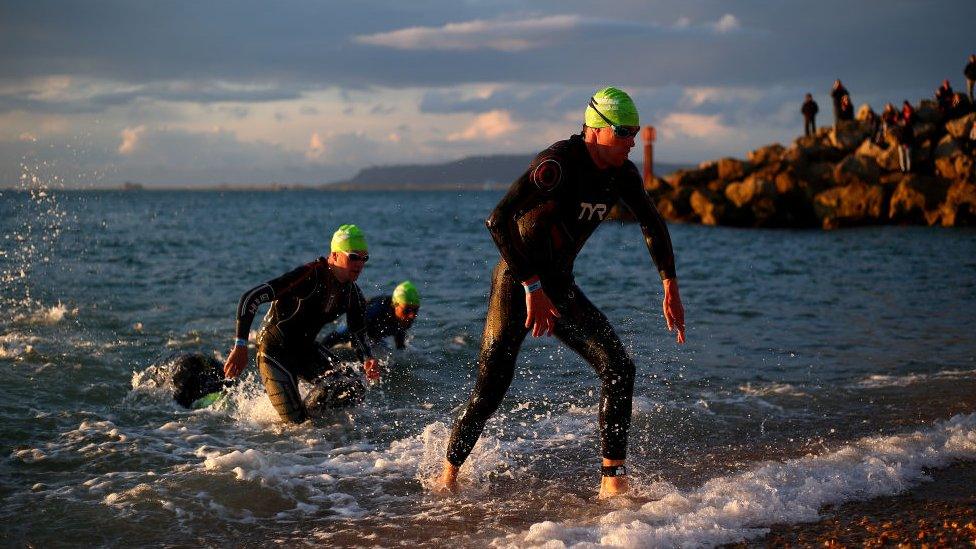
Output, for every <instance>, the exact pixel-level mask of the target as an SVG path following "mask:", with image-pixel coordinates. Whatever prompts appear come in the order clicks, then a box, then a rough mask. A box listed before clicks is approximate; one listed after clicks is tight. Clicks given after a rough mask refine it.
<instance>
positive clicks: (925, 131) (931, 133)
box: [912, 122, 942, 141]
mask: <svg viewBox="0 0 976 549" xmlns="http://www.w3.org/2000/svg"><path fill="white" fill-rule="evenodd" d="M912 129H914V130H915V141H924V140H926V139H935V138H936V137H940V134H941V133H942V126H939V125H938V124H932V123H930V122H919V123H917V124H915V126H914V127H913V128H912Z"/></svg>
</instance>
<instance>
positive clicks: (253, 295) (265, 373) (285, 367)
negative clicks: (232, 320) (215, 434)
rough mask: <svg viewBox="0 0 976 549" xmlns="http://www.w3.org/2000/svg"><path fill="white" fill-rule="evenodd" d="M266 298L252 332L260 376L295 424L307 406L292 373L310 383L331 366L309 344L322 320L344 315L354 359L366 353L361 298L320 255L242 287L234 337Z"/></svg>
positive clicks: (245, 332)
mask: <svg viewBox="0 0 976 549" xmlns="http://www.w3.org/2000/svg"><path fill="white" fill-rule="evenodd" d="M269 301H272V302H273V303H272V304H271V309H269V310H268V314H267V315H266V316H265V317H264V324H263V325H262V326H261V333H260V334H259V335H258V368H259V369H260V371H261V381H262V382H264V388H265V390H266V391H267V392H268V396H269V397H270V398H271V403H272V404H274V407H275V410H277V411H278V414H279V415H280V416H281V418H282V419H284V420H285V421H290V422H293V423H301V422H302V421H305V419H306V418H307V411H306V409H305V406H304V405H303V404H302V400H301V397H300V395H299V393H298V379H297V378H299V377H300V378H302V379H305V380H306V381H310V382H311V381H313V380H314V379H315V378H316V377H318V376H320V375H322V374H323V373H325V372H326V371H328V370H329V369H330V368H331V367H332V366H333V357H332V355H331V354H330V353H329V352H328V351H327V350H326V349H324V348H323V347H321V346H320V345H317V344H316V343H315V337H316V336H318V333H319V331H320V330H321V329H322V327H323V326H325V324H326V323H329V322H332V321H333V320H335V319H336V318H338V317H339V316H340V315H342V314H345V315H346V323H347V324H348V325H349V329H350V331H351V333H352V336H351V337H352V340H353V347H354V348H355V350H356V353H357V355H358V356H359V359H360V360H364V359H366V358H367V357H371V356H372V353H371V352H370V349H369V345H367V344H366V340H365V339H364V337H363V335H364V332H365V330H364V319H363V309H364V302H365V299H364V298H363V293H362V292H361V291H360V290H359V287H358V286H356V284H355V283H354V282H346V283H342V282H339V281H338V280H337V279H336V278H335V276H334V275H333V274H332V272H331V271H330V270H329V265H328V263H327V262H326V259H325V258H324V257H320V258H319V259H317V260H315V261H313V262H311V263H308V264H306V265H303V266H301V267H299V268H297V269H295V270H293V271H291V272H289V273H286V274H284V275H282V276H280V277H278V278H276V279H274V280H272V281H270V282H267V283H265V284H261V285H260V286H257V287H255V288H252V289H250V290H248V291H247V292H245V293H244V295H243V296H241V301H240V304H239V305H238V307H237V337H238V338H240V339H247V336H248V331H249V330H250V328H251V322H252V321H253V320H254V315H255V314H256V313H257V309H258V306H260V305H261V304H262V303H267V302H269Z"/></svg>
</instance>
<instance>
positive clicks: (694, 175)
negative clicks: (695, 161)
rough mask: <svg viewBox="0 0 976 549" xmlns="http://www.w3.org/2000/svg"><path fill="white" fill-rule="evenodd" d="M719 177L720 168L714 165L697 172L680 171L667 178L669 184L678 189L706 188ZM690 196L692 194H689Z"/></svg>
mask: <svg viewBox="0 0 976 549" xmlns="http://www.w3.org/2000/svg"><path fill="white" fill-rule="evenodd" d="M717 177H718V167H717V166H716V165H715V164H714V163H712V164H709V165H708V166H706V167H704V168H699V169H697V170H678V171H676V172H674V173H673V174H671V175H669V176H668V178H667V181H668V183H670V184H671V186H672V187H674V188H676V189H680V188H682V187H690V188H696V187H704V186H705V185H707V184H708V182H709V181H712V180H714V179H716V178H717ZM689 194H690V193H689Z"/></svg>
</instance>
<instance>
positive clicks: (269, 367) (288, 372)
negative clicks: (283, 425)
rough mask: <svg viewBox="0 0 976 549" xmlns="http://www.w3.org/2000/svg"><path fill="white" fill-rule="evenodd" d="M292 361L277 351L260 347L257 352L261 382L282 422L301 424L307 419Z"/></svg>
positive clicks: (285, 354) (286, 355) (283, 353)
mask: <svg viewBox="0 0 976 549" xmlns="http://www.w3.org/2000/svg"><path fill="white" fill-rule="evenodd" d="M292 362H294V361H293V360H291V359H290V357H289V356H288V354H287V353H285V352H281V350H279V349H275V348H270V349H269V348H266V347H263V346H262V347H261V348H260V349H259V350H258V369H259V370H260V371H261V382H262V383H264V390H265V391H266V392H267V393H268V398H270V399H271V404H272V405H273V406H274V407H275V410H277V412H278V415H279V416H281V419H282V420H283V421H286V422H289V423H302V422H303V421H305V420H306V419H307V418H308V414H307V413H306V412H305V406H304V405H303V404H302V398H301V396H300V395H299V393H298V379H297V377H296V375H295V373H294V367H293V365H292Z"/></svg>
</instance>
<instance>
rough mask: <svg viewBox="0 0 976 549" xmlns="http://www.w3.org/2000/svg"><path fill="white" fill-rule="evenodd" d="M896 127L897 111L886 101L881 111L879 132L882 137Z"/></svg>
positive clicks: (886, 135)
mask: <svg viewBox="0 0 976 549" xmlns="http://www.w3.org/2000/svg"><path fill="white" fill-rule="evenodd" d="M897 127H898V111H896V110H895V106H894V105H892V104H891V103H888V104H887V105H885V108H884V110H883V111H882V112H881V132H882V134H883V135H884V137H888V135H890V134H892V133H893V132H894V130H895V128H897Z"/></svg>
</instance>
